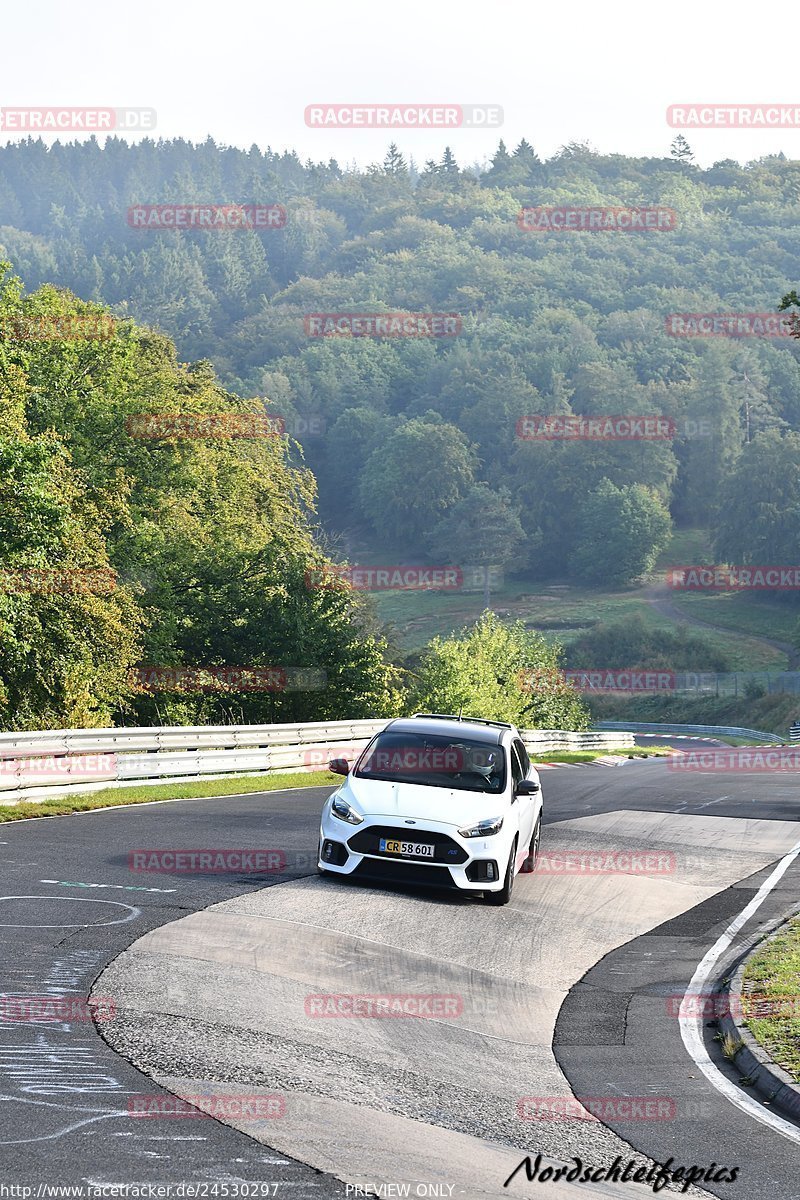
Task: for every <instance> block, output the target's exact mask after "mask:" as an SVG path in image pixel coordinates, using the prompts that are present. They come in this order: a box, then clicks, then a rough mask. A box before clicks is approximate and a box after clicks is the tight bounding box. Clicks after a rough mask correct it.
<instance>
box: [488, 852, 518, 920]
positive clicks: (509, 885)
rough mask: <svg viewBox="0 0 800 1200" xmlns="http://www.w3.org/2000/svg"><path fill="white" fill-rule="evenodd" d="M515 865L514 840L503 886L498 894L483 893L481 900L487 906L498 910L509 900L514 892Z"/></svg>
mask: <svg viewBox="0 0 800 1200" xmlns="http://www.w3.org/2000/svg"><path fill="white" fill-rule="evenodd" d="M516 865H517V839H516V838H514V845H513V846H512V847H511V853H510V854H509V856H508V866H507V867H506V875H505V879H504V880H503V886H502V887H501V889H500V891H499V892H484V893H483V898H484V900H485V901H486V903H487V904H491V905H494V906H495V907H497V908H499V907H500V906H501V905H503V904H508V902H509V900H510V899H511V894H512V892H513V891H514V876H515V874H516V872H515V870H514V867H515V866H516Z"/></svg>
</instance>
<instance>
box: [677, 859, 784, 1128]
mask: <svg viewBox="0 0 800 1200" xmlns="http://www.w3.org/2000/svg"><path fill="white" fill-rule="evenodd" d="M798 854H800V842H797V843H796V844H795V845H794V846H792V848H791V850H790V851H789V853H788V854H786V855H785V856H784V857H783V858H782V859H781V861H780V862H779V863H778V865H777V867H776V868H775V870H774V871H773V872H772V874H771V875H770V876H769V877H768V878H767V879H765V880H764V882H763V883H762V885H761V887H760V888H759V889H758V892H757V893H756V894H755V896H754V897H753V899H752V900H751V901H750V903H749V904H748V905H746V907H745V908H743V909H742V911H741V912H740V913H739V915H738V917H735V918H734V920H733V921H731V923H730V925H729V926H728V928H727V929H726V930H725V932H724V933H723V934H722V935H721V936H720V937H719V938H718V939H717V941H716V942H715V943H714V945H713V946H712V947H711V949H710V950H709V951H708V953H707V954H706V956H705V957H704V958H703V960H702V962H701V963H700V965H699V966H698V968H697V970H696V971H695V973H694V975H693V976H692V979H691V982H690V984H689V986H688V988H687V989H686V994H685V996H684V1000H688V997H690V996H692V997H694V996H697V995H707V994H708V992H707V991H706V987H707V984H708V980H709V977H710V976H711V974H712V972H713V971H714V969H715V967H716V965H717V963H718V962H719V960H720V958H721V957H722V955H723V954H724V953H725V951H726V950H727V949H728V948H729V947H730V946H731V944H732V942H733V939H734V938H735V937H736V935H737V933H738V932H739V930H740V929H741V928H742V927H743V926H744V925H745V924H746V923H747V922H748V921H749V920H750V918H751V917H752V916H753V914H754V913H755V912H757V911H758V909H759V908H760V907H761V905H762V904H763V902H764V900H765V899H766V898H767V896H768V895H769V893H770V892H771V891H772V889H773V888H774V887H775V885H776V883H778V882H779V880H780V879H782V878H783V876H784V875H785V874H786V872H787V871H788V869H789V867H790V866H791V864H792V863H793V862H794V860H795V859H796V858H797V856H798ZM687 1006H688V1005H687ZM679 1020H680V1030H681V1037H682V1038H683V1044H684V1046H685V1047H686V1049H687V1051H688V1053H689V1054H690V1055H691V1057H692V1058H693V1059H694V1061H695V1063H696V1064H697V1066H698V1067H699V1068H700V1070H701V1071H702V1072H703V1074H704V1075H705V1077H706V1079H707V1080H708V1081H709V1083H711V1084H713V1086H714V1087H715V1088H716V1089H717V1091H718V1092H721V1093H722V1095H723V1096H724V1097H725V1098H726V1100H730V1102H731V1104H735V1105H736V1107H737V1108H740V1109H741V1110H742V1112H745V1113H747V1114H748V1116H751V1117H755V1119H756V1120H757V1121H760V1122H761V1124H762V1125H768V1126H769V1128H770V1129H772V1130H774V1131H775V1132H776V1133H779V1134H781V1136H782V1137H785V1138H788V1139H789V1140H790V1141H792V1142H795V1143H797V1145H800V1129H798V1128H797V1126H796V1125H794V1124H792V1122H791V1121H786V1120H784V1118H783V1117H779V1116H778V1115H777V1113H773V1112H770V1110H769V1109H768V1108H764V1107H763V1105H761V1104H759V1102H758V1101H757V1100H754V1099H753V1097H752V1096H748V1095H747V1093H746V1092H743V1091H742V1090H741V1088H738V1087H737V1086H736V1084H735V1083H733V1082H732V1081H731V1080H730V1079H728V1078H727V1076H725V1075H723V1074H722V1072H721V1071H719V1070H718V1069H717V1067H715V1066H714V1064H713V1062H712V1061H711V1058H710V1057H709V1054H708V1051H707V1050H706V1047H705V1043H704V1042H703V1033H702V1029H703V1025H702V1020H699V1019H698V1018H696V1017H685V1016H682V1017H680V1019H679Z"/></svg>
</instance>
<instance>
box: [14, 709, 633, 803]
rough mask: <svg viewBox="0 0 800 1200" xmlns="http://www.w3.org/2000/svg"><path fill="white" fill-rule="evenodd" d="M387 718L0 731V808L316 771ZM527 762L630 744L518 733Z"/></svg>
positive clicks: (627, 739)
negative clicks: (141, 787)
mask: <svg viewBox="0 0 800 1200" xmlns="http://www.w3.org/2000/svg"><path fill="white" fill-rule="evenodd" d="M385 725H386V720H378V721H319V722H310V723H305V724H296V725H199V726H182V725H174V726H153V727H143V728H139V727H135V726H132V727H128V728H120V729H65V730H37V731H36V732H33V733H0V803H6V804H8V803H16V802H17V801H18V800H43V799H47V798H48V797H52V796H63V795H67V794H69V795H72V794H77V793H81V792H92V791H97V790H99V789H101V788H108V787H131V786H133V785H134V784H157V783H166V782H174V781H177V780H180V781H183V782H190V781H194V780H197V779H220V778H226V777H236V776H241V775H267V774H270V772H274V771H292V772H298V773H300V772H303V771H318V770H320V768H323V767H326V766H327V764H328V761H329V759H330V758H332V757H334V756H336V757H340V758H348V759H349V760H351V761H352V760H353V759H355V758H356V757H357V755H358V754H360V752H361V751H362V750H363V748H364V746H366V745H367V743H368V741H369V739H370V738H371V737H372V736H373V734H375V733H377V732H378V731H379V730H381V729H383V727H384V726H385ZM520 733H521V735H522V738H523V741H524V742H525V744H526V746H527V747H528V750H529V752H530V753H531V755H532V756H533V757H536V756H539V755H542V754H549V753H552V752H553V751H557V750H586V749H597V750H603V749H608V748H609V747H611V746H632V745H633V744H634V741H633V735H632V734H631V733H625V732H622V733H614V734H610V733H599V732H597V731H592V732H590V733H575V732H573V731H571V730H560V729H555V730H553V729H547V730H545V729H526V730H521V731H520Z"/></svg>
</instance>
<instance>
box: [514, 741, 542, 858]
mask: <svg viewBox="0 0 800 1200" xmlns="http://www.w3.org/2000/svg"><path fill="white" fill-rule="evenodd" d="M529 761H530V760H529V759H528V754H527V751H526V750H525V747H524V746H523V745H522V742H520V741H519V740H518V739H517V738H515V739H514V741H513V742H512V743H511V779H512V786H513V789H514V794H516V791H517V784H518V783H519V782H520V780H521V779H525V778H526V776H527V773H528V764H529ZM514 803H515V804H516V805H517V806H518V816H517V821H518V822H519V848H520V850H521V849H522V848H523V846H525V847H527V846H528V845H530V840H531V837H532V835H533V813H534V808H535V803H536V797H535V796H517V797H516V800H515V801H514Z"/></svg>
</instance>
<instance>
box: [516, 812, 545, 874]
mask: <svg viewBox="0 0 800 1200" xmlns="http://www.w3.org/2000/svg"><path fill="white" fill-rule="evenodd" d="M541 839H542V814H541V813H540V814H539V816H538V817H537V818H536V824H535V825H534V827H533V833H532V835H531V844H530V846H529V847H528V857H527V858H526V859H525V862H524V863H523V864H522V868H521V869H522V871H523V873H524V874H526V875H529V874H531V872H532V871H535V870H536V860H537V858H538V857H539V842H540V841H541Z"/></svg>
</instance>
